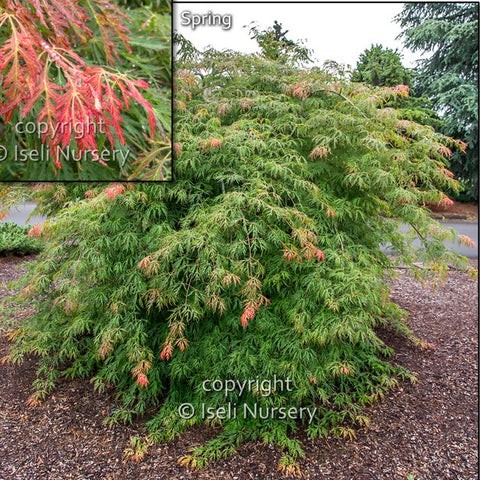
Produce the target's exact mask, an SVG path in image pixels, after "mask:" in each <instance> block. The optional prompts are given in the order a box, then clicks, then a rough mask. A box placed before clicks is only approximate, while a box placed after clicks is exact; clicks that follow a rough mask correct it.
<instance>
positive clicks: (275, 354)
mask: <svg viewBox="0 0 480 480" xmlns="http://www.w3.org/2000/svg"><path fill="white" fill-rule="evenodd" d="M175 92H176V99H175V109H176V114H175V115H176V116H175V122H176V123H175V125H176V127H175V144H174V152H175V155H176V158H175V172H176V179H175V181H174V182H173V183H172V184H163V185H151V184H142V185H138V184H136V185H134V186H132V185H130V186H124V185H121V184H113V185H111V186H109V187H108V188H105V187H99V186H93V187H92V186H90V187H88V190H87V187H86V186H85V187H78V186H77V187H76V188H77V190H76V191H75V195H77V198H76V200H75V201H71V202H70V203H69V204H68V205H65V206H64V208H60V209H59V210H58V211H57V212H56V214H55V215H54V216H52V218H50V219H49V220H48V221H47V222H46V223H45V225H44V227H43V229H42V230H40V229H38V230H37V232H36V233H37V234H41V235H43V237H44V238H45V239H46V241H47V246H46V248H45V250H44V251H43V253H42V254H40V256H39V257H38V260H37V261H36V262H34V264H33V265H32V267H31V268H30V270H29V272H28V274H27V275H26V276H25V277H24V278H23V281H22V282H23V288H22V290H21V291H20V294H19V296H20V298H21V299H23V301H24V302H26V303H27V304H28V305H33V306H34V307H35V309H36V313H35V314H34V315H33V316H32V317H30V318H28V319H27V320H25V321H24V322H23V323H22V325H21V326H20V327H19V328H18V329H17V330H16V331H12V332H10V338H11V340H12V349H11V352H10V354H9V357H8V358H9V360H10V361H13V362H19V361H21V360H22V359H23V358H24V357H25V355H26V354H29V353H34V354H36V355H37V356H38V357H39V366H38V372H37V380H36V381H35V384H34V387H35V392H34V393H33V394H32V396H31V399H30V402H31V403H32V404H35V403H36V402H39V401H41V400H43V399H44V398H46V397H47V395H48V394H49V392H50V391H52V389H53V388H54V387H55V383H56V381H57V379H58V378H59V376H66V377H78V376H80V377H87V378H91V381H92V382H93V384H94V386H95V388H96V389H98V390H102V389H105V388H106V387H107V386H114V387H115V388H116V391H117V392H118V399H119V401H120V402H119V403H120V405H119V408H118V410H117V411H116V412H115V413H114V414H113V416H112V419H111V420H112V421H114V420H122V421H128V420H130V419H131V418H132V416H133V415H135V414H143V413H145V412H146V411H147V409H148V410H149V411H151V409H152V407H154V408H155V409H156V413H155V414H154V415H153V417H152V418H150V420H149V421H148V427H149V441H164V440H168V439H171V438H173V437H174V436H175V435H177V434H179V433H180V432H182V431H184V430H185V429H187V428H189V427H191V426H192V425H195V424H201V423H208V424H211V425H216V426H218V427H221V430H220V433H219V435H218V437H216V438H215V439H213V440H211V441H209V442H208V443H206V444H205V445H203V446H200V447H198V448H196V449H195V450H194V451H193V452H190V454H188V455H186V456H184V457H182V458H181V459H180V461H181V462H182V463H183V464H185V465H187V466H190V467H201V466H203V465H205V464H206V463H208V462H209V461H211V460H215V459H218V458H221V457H224V456H227V455H229V454H232V453H233V452H234V449H235V447H236V446H237V445H238V444H239V443H241V442H243V441H245V440H248V439H258V440H260V441H263V442H267V443H270V444H274V445H276V446H278V447H281V448H282V449H284V451H285V455H284V457H282V460H281V462H280V468H282V469H284V470H285V471H287V472H293V473H295V472H298V465H297V463H296V462H297V461H298V459H299V458H300V457H301V456H302V455H303V451H302V447H301V444H300V442H299V440H298V439H296V438H295V436H294V435H292V434H293V433H294V432H295V431H296V430H297V429H298V428H299V427H301V426H302V425H303V428H305V430H306V432H307V434H308V436H310V437H312V438H315V437H319V436H322V435H328V434H335V435H341V436H344V437H347V438H351V437H354V435H355V425H357V426H362V425H366V424H367V423H368V418H366V417H365V416H364V415H363V414H362V407H364V406H365V405H368V404H371V403H372V402H374V401H375V400H377V399H379V398H380V397H381V396H382V395H383V394H384V392H385V391H386V390H388V389H389V388H391V387H392V386H394V385H397V382H399V380H404V379H408V378H409V379H413V374H412V373H409V372H407V371H406V370H405V369H403V368H401V367H399V366H398V365H395V364H393V363H391V362H389V360H388V358H389V357H390V356H391V355H392V349H391V348H390V347H389V346H388V345H386V344H384V342H383V341H382V340H381V339H380V338H379V337H378V336H377V334H376V331H375V327H377V326H379V325H383V326H386V327H387V326H389V327H391V328H395V329H397V330H400V331H402V332H403V333H405V335H406V337H408V338H410V339H411V340H412V341H414V342H416V343H417V344H418V346H419V347H418V348H422V347H424V348H428V344H427V342H426V341H425V340H428V339H422V340H420V339H417V338H416V337H415V336H414V335H413V334H412V333H411V332H410V331H409V329H408V325H407V323H406V321H405V312H402V311H401V310H400V309H399V308H398V307H397V306H396V305H395V304H394V303H392V302H391V301H390V299H389V286H388V283H387V281H386V280H387V279H388V278H389V277H390V276H391V275H393V274H394V267H395V264H396V263H402V264H406V265H412V264H413V262H417V261H419V260H421V261H422V262H424V263H425V264H426V265H427V266H429V267H431V268H430V269H425V270H422V272H428V271H430V272H435V271H436V272H444V271H445V268H446V263H447V262H451V263H454V264H456V265H463V263H462V259H460V258H458V257H457V256H455V254H453V253H451V252H450V251H448V250H447V249H446V248H445V247H444V245H443V243H442V241H443V240H444V239H447V238H449V239H452V236H453V235H454V234H453V233H452V232H445V231H444V230H442V228H441V227H440V225H439V224H438V223H437V222H435V221H434V220H432V219H431V218H430V217H429V215H428V211H427V210H426V208H424V207H423V206H422V204H423V202H426V201H428V202H432V201H436V202H448V201H449V200H448V198H447V197H446V196H445V195H444V193H442V190H443V189H444V188H447V187H448V188H450V189H455V188H456V181H455V180H454V179H452V178H451V174H450V172H449V171H448V170H447V167H446V166H447V164H448V157H449V156H450V154H451V149H463V148H464V145H463V143H461V142H458V141H456V140H453V139H451V138H448V137H445V136H443V135H440V134H438V133H436V132H435V131H434V130H433V128H432V127H429V126H422V125H418V124H416V123H414V122H411V121H407V120H404V119H402V118H401V117H400V116H399V115H398V114H397V112H396V110H395V109H392V108H383V105H384V103H385V102H388V101H390V100H391V99H393V98H395V97H397V96H406V95H408V88H406V87H405V86H402V85H400V86H397V87H391V88H387V87H382V88H375V87H368V86H365V85H361V84H353V83H349V82H348V81H346V80H340V79H339V78H337V77H336V76H335V75H333V74H331V73H330V74H327V73H325V72H324V71H322V70H321V69H319V68H312V69H305V68H300V67H296V66H294V65H293V64H292V63H291V62H284V61H278V60H275V61H274V60H269V59H267V58H264V57H262V56H260V55H241V54H238V53H234V52H216V51H206V52H204V53H203V54H199V53H198V52H193V53H192V52H190V54H189V55H188V56H186V57H185V60H183V61H182V60H181V59H179V60H178V66H177V72H176V78H175ZM59 188H63V187H62V186H52V187H50V188H49V189H44V190H42V191H39V194H38V196H39V201H43V202H44V204H45V205H47V204H48V202H49V201H50V200H52V199H55V195H56V193H57V192H58V189H59ZM82 188H83V190H82ZM80 194H81V197H80ZM72 195H73V194H71V195H70V197H69V198H70V200H72V198H73V197H72ZM40 197H41V198H40ZM399 221H400V222H403V223H406V224H410V225H411V226H412V227H413V228H414V230H415V231H416V233H417V235H418V236H420V238H421V239H422V245H421V246H420V247H418V248H416V249H415V248H413V247H412V246H411V245H410V244H409V242H408V238H407V234H405V233H402V232H401V231H400V230H399V228H398V225H399ZM386 244H391V248H393V249H394V250H395V253H396V256H395V257H391V256H388V255H387V254H386V253H385V249H384V248H382V245H383V246H385V245H386ZM275 378H276V379H277V380H282V381H284V382H285V383H283V387H284V388H281V387H280V386H279V384H277V386H276V387H275V388H272V389H270V390H269V389H268V388H267V391H265V389H264V388H263V387H262V385H261V382H262V380H273V379H275ZM214 381H217V383H216V384H215V385H216V386H218V385H222V383H218V382H223V384H225V385H226V383H225V382H227V381H229V382H237V383H235V385H237V387H238V385H240V384H244V382H245V381H250V383H249V384H248V387H249V388H244V389H240V388H233V389H229V391H225V389H223V390H222V389H221V388H215V389H213V388H212V385H213V382H214ZM287 381H288V383H287ZM238 382H240V383H238ZM228 385H232V383H228ZM272 385H273V384H272ZM214 390H215V391H214ZM185 403H187V404H190V407H189V408H190V410H188V412H185V411H184V410H181V409H180V410H179V408H180V406H181V405H182V404H185ZM228 404H230V406H231V407H236V408H237V414H236V415H233V414H231V415H230V416H228V415H215V414H213V415H207V414H206V408H212V409H214V410H215V409H217V408H222V407H226V406H227V405H228ZM244 405H247V406H248V407H249V409H250V411H254V409H255V408H257V411H259V410H258V409H260V408H262V409H263V411H264V412H265V411H268V412H273V413H272V414H271V415H269V416H268V418H259V417H257V418H255V415H253V414H252V415H244V412H245V410H243V408H244V407H243V406H244ZM280 407H283V408H286V409H291V408H292V409H294V410H292V411H295V409H297V410H296V411H298V409H299V408H300V407H303V408H311V409H315V410H313V411H314V412H315V414H314V416H313V418H310V417H309V416H308V415H304V416H303V418H301V419H299V418H297V419H296V418H295V415H291V416H290V417H289V416H288V415H286V418H285V417H283V416H281V415H277V414H275V412H277V413H278V412H279V411H280V410H279V409H280ZM209 411H211V410H209ZM247 413H248V411H247ZM182 417H183V418H182ZM297 417H298V415H297ZM133 445H134V446H136V450H135V448H132V449H130V450H129V453H130V454H134V455H137V456H138V455H139V456H141V455H140V454H141V453H142V452H141V449H140V447H139V445H138V443H135V442H134V444H133Z"/></svg>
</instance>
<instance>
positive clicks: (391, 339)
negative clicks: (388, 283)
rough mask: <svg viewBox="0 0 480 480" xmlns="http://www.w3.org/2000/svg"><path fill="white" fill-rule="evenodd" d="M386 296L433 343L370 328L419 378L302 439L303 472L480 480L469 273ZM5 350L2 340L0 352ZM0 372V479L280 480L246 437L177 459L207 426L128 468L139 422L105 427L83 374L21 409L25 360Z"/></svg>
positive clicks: (4, 277) (2, 267) (264, 450)
mask: <svg viewBox="0 0 480 480" xmlns="http://www.w3.org/2000/svg"><path fill="white" fill-rule="evenodd" d="M19 264H20V260H18V259H15V258H7V259H0V282H1V283H3V285H0V297H3V296H5V295H6V294H7V292H8V289H7V288H6V287H5V284H6V283H7V281H9V280H12V279H13V278H15V277H17V276H18V275H19V273H20V272H21V269H20V268H19ZM392 297H393V299H394V300H395V301H396V302H397V303H399V304H400V305H401V306H402V307H403V308H404V309H406V310H407V311H408V312H409V313H410V317H409V322H410V325H411V327H412V328H413V330H414V331H415V332H416V333H417V335H418V336H420V337H421V338H423V339H425V340H426V341H428V342H432V343H434V344H435V346H436V349H435V350H421V349H420V348H418V347H415V346H413V345H411V344H410V343H409V342H408V341H406V340H405V339H404V338H403V337H401V336H398V335H394V334H392V333H390V332H385V331H383V332H380V335H381V336H382V338H383V339H384V340H385V341H386V342H387V343H388V344H389V345H392V346H393V347H394V348H395V350H396V354H395V358H394V360H395V361H396V362H398V363H400V364H402V365H405V366H406V367H408V368H409V369H411V370H413V371H415V372H417V373H418V383H417V384H415V385H412V384H402V385H401V386H400V387H399V388H398V389H397V390H395V391H392V392H391V393H390V394H389V395H387V396H386V397H385V398H384V399H383V400H382V401H381V402H380V403H379V404H377V405H376V406H375V407H374V408H371V409H370V411H369V412H367V414H368V415H369V416H370V418H371V421H372V422H371V425H370V427H369V428H368V429H362V430H360V431H358V432H357V433H358V435H357V439H356V440H355V441H346V440H342V439H337V438H328V439H324V440H317V441H308V440H306V441H305V450H306V458H305V459H304V460H302V462H301V466H302V471H303V473H304V478H311V479H338V480H340V479H341V480H344V479H352V480H362V479H407V478H414V479H415V480H418V479H425V480H426V479H429V480H430V479H462V480H470V479H472V480H473V479H476V478H478V465H477V452H478V441H477V430H478V428H477V427H478V425H477V422H478V410H477V397H478V395H477V394H478V390H477V364H478V358H477V356H478V342H477V330H478V320H477V281H476V280H474V279H472V278H470V277H468V276H467V275H466V274H465V273H463V272H457V271H452V272H450V275H449V278H448V281H447V283H446V285H444V286H442V287H440V288H437V289H436V290H435V291H432V290H430V289H429V288H428V287H425V286H421V285H419V284H418V283H415V282H414V281H413V280H411V279H410V278H409V277H407V276H406V274H405V272H404V271H401V272H400V277H399V279H398V280H396V281H395V282H394V283H393V285H392ZM19 321H21V318H20V319H19ZM7 348H8V345H7V342H6V339H5V338H4V337H3V336H2V338H1V340H0V356H2V355H4V354H5V351H6V349H7ZM0 374H1V377H2V382H1V385H0V479H2V480H3V479H5V480H7V479H8V480H10V479H28V480H34V479H52V480H53V479H58V480H66V479H76V480H79V479H105V480H113V479H119V480H120V479H121V480H128V479H142V480H144V479H145V480H150V479H152V480H153V479H164V478H165V479H166V478H170V479H188V478H199V479H207V478H209V479H218V478H223V479H238V480H243V479H274V478H282V475H281V474H280V473H278V472H277V471H276V467H277V464H278V460H279V459H280V456H281V453H280V452H279V451H278V450H276V449H273V448H271V447H269V446H265V445H261V444H259V443H254V442H250V443H247V444H245V445H243V446H241V447H240V448H239V449H238V452H237V455H235V456H234V457H231V458H229V459H227V460H224V461H221V462H218V463H216V464H214V465H211V466H210V467H209V468H208V469H207V470H205V471H202V472H199V473H195V472H191V471H188V470H186V469H184V468H183V467H180V466H179V465H178V464H177V462H176V459H177V458H178V456H180V455H182V454H185V452H186V450H187V449H188V448H189V447H191V446H195V445H198V444H200V443H202V442H203V441H204V440H205V439H207V438H210V437H211V436H212V432H211V431H209V430H208V429H205V428H196V429H194V430H192V431H190V432H187V433H186V434H184V435H183V436H182V437H181V438H180V439H178V440H176V441H173V442H170V443H168V444H166V445H158V446H154V447H151V448H150V450H149V453H148V455H147V456H146V457H145V459H144V460H143V461H142V462H140V463H138V464H137V463H132V462H128V463H126V464H124V463H123V462H122V455H123V450H124V448H125V447H126V446H127V444H128V441H129V438H130V436H131V435H137V434H141V433H142V431H143V430H142V424H141V422H139V423H138V424H137V425H132V426H115V427H113V428H109V427H106V426H104V425H103V424H102V420H103V418H104V416H105V415H106V414H107V413H108V411H109V409H110V408H112V407H113V405H114V401H113V396H112V395H105V394H103V395H102V394H97V393H94V392H93V389H92V386H91V385H90V384H89V383H88V382H87V381H80V380H76V381H71V382H63V383H61V385H60V386H59V387H58V388H57V390H56V391H55V393H54V395H53V396H52V397H51V398H50V399H49V400H48V401H46V402H45V403H44V404H43V405H41V406H40V407H38V408H36V409H29V408H27V407H26V406H25V400H26V399H27V398H28V396H29V394H30V392H31V382H32V380H33V378H34V374H35V361H34V360H33V359H31V360H28V361H26V362H25V363H24V364H23V365H21V366H10V365H3V366H0ZM410 475H411V477H409V476H410Z"/></svg>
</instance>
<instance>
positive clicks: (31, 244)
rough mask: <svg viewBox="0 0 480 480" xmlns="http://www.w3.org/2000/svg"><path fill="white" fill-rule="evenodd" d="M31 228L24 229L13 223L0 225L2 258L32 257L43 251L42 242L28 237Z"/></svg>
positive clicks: (0, 252)
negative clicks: (12, 256) (15, 256)
mask: <svg viewBox="0 0 480 480" xmlns="http://www.w3.org/2000/svg"><path fill="white" fill-rule="evenodd" d="M29 230H30V227H22V226H20V225H17V224H16V223H13V222H1V223H0V256H5V255H31V254H33V253H38V252H40V250H42V245H43V244H42V242H41V241H40V240H39V239H37V238H35V237H31V236H28V235H27V234H28V231H29Z"/></svg>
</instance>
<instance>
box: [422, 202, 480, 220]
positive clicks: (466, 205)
mask: <svg viewBox="0 0 480 480" xmlns="http://www.w3.org/2000/svg"><path fill="white" fill-rule="evenodd" d="M428 208H429V209H430V210H431V211H432V213H433V215H434V216H436V217H443V216H445V217H448V218H451V219H455V218H458V219H465V220H471V221H473V220H476V221H478V204H476V203H471V202H454V204H453V205H429V206H428Z"/></svg>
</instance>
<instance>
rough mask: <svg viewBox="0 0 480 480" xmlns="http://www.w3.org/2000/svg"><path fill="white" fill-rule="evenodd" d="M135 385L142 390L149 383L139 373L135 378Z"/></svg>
mask: <svg viewBox="0 0 480 480" xmlns="http://www.w3.org/2000/svg"><path fill="white" fill-rule="evenodd" d="M137 383H138V384H139V385H140V386H141V387H142V388H143V387H146V386H147V385H148V383H149V381H148V378H147V376H146V375H144V374H143V373H140V374H139V375H138V377H137Z"/></svg>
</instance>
